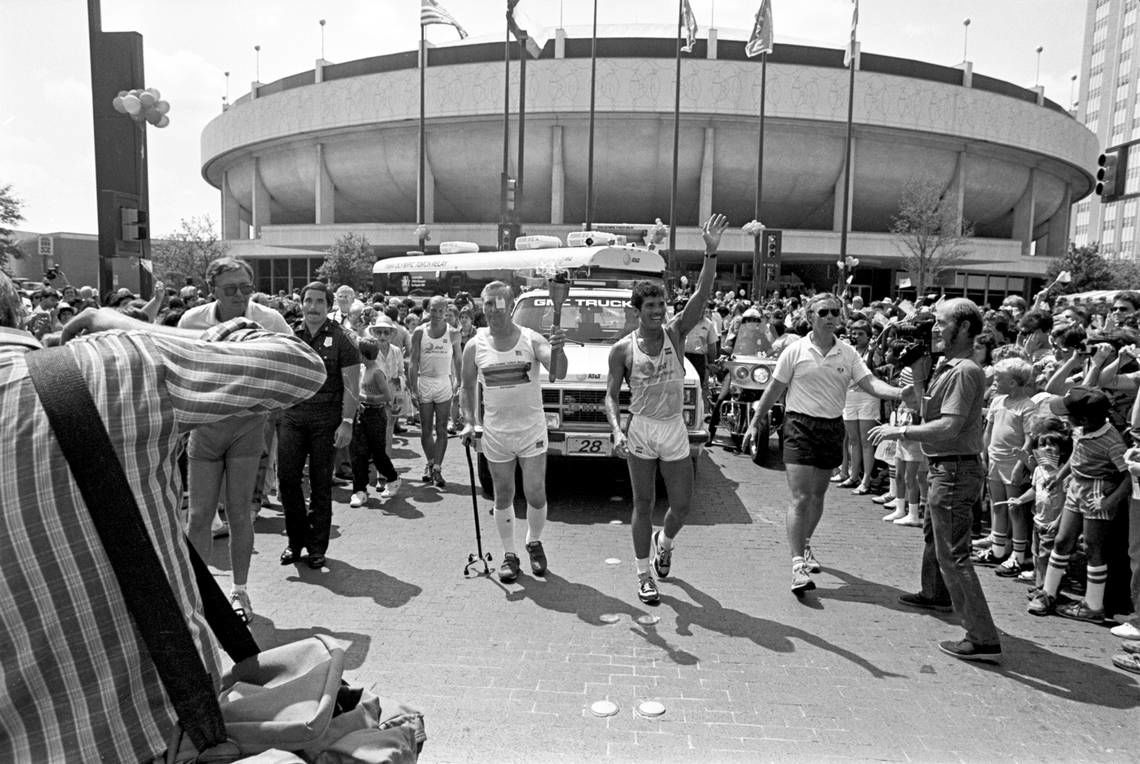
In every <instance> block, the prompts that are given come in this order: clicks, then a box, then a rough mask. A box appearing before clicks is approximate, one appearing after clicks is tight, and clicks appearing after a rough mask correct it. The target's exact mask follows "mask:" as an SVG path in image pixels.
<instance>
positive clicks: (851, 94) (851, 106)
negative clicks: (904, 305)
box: [839, 28, 855, 260]
mask: <svg viewBox="0 0 1140 764" xmlns="http://www.w3.org/2000/svg"><path fill="white" fill-rule="evenodd" d="M854 115H855V34H854V28H852V34H851V77H850V79H849V80H848V85H847V141H846V143H845V144H844V149H843V227H842V229H841V231H840V234H839V259H840V260H845V259H846V258H847V226H848V222H849V221H848V217H849V215H850V208H851V123H852V120H853V118H854Z"/></svg>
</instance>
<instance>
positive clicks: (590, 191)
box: [586, 0, 598, 231]
mask: <svg viewBox="0 0 1140 764" xmlns="http://www.w3.org/2000/svg"><path fill="white" fill-rule="evenodd" d="M597 81H598V0H594V31H593V33H592V34H591V36H590V135H589V138H588V139H587V143H586V230H587V231H592V230H594V93H595V86H596V84H597Z"/></svg>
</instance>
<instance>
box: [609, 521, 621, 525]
mask: <svg viewBox="0 0 1140 764" xmlns="http://www.w3.org/2000/svg"><path fill="white" fill-rule="evenodd" d="M610 525H621V520H610Z"/></svg>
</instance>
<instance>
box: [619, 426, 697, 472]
mask: <svg viewBox="0 0 1140 764" xmlns="http://www.w3.org/2000/svg"><path fill="white" fill-rule="evenodd" d="M625 438H626V443H627V445H628V446H629V452H630V453H631V454H633V455H634V456H636V457H638V458H640V459H660V460H661V461H663V462H676V461H680V460H681V459H688V458H689V431H688V430H686V429H685V423H684V421H682V420H681V417H679V416H677V417H673V418H672V419H651V418H649V417H644V416H637V415H636V414H635V415H633V416H632V417H630V420H629V429H628V430H627V431H626V433H625Z"/></svg>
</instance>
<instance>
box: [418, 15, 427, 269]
mask: <svg viewBox="0 0 1140 764" xmlns="http://www.w3.org/2000/svg"><path fill="white" fill-rule="evenodd" d="M425 29H426V28H425V27H424V25H423V24H420V134H419V163H420V182H419V192H418V194H417V195H416V226H417V227H419V226H422V225H423V224H424V212H425V210H424V193H425V192H424V182H425V180H426V176H427V173H426V171H425V165H426V157H425V153H424V143H425V141H424V115H425V107H424V83H425V81H426V72H427V36H426V34H425ZM421 230H422V229H421ZM424 241H425V240H424V238H423V237H421V238H420V251H421V252H422V251H423V248H424Z"/></svg>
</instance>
